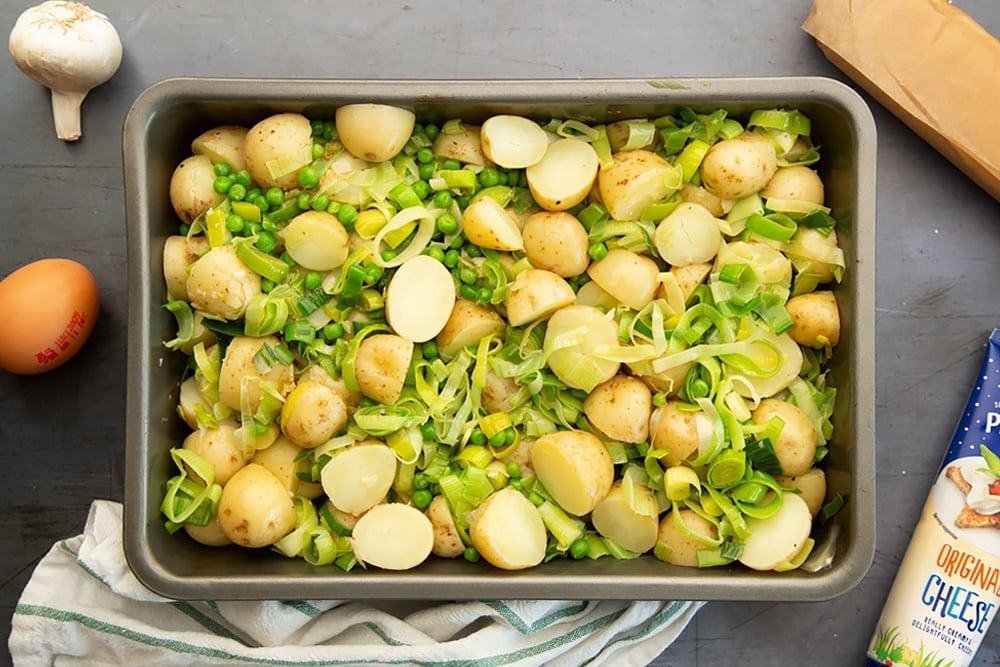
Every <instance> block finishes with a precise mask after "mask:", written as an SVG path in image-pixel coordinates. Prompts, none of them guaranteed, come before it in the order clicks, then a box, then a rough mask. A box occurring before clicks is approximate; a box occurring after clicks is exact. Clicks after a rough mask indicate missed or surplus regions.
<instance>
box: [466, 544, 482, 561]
mask: <svg viewBox="0 0 1000 667" xmlns="http://www.w3.org/2000/svg"><path fill="white" fill-rule="evenodd" d="M462 558H464V559H465V560H467V561H469V562H470V563H478V562H479V552H478V551H476V548H475V547H466V548H465V551H463V552H462Z"/></svg>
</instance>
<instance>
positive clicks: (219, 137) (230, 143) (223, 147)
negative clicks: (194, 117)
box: [191, 125, 250, 172]
mask: <svg viewBox="0 0 1000 667" xmlns="http://www.w3.org/2000/svg"><path fill="white" fill-rule="evenodd" d="M249 131H250V130H249V129H248V128H245V127H243V126H241V125H220V126H218V127H213V128H212V129H210V130H205V131H204V132H202V133H201V134H199V135H198V136H197V137H195V138H194V141H192V142H191V152H192V153H194V154H195V155H207V156H208V157H209V159H211V160H212V162H213V163H218V162H225V163H226V164H228V165H229V166H230V167H232V169H233V171H234V172H235V171H242V170H244V169H246V166H247V162H246V159H245V158H244V157H243V145H244V143H245V142H246V138H247V133H248V132H249Z"/></svg>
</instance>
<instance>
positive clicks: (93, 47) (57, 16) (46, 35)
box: [8, 0, 122, 141]
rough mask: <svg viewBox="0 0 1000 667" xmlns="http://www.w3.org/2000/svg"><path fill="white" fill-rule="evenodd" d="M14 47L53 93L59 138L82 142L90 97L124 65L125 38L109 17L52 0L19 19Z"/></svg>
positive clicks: (18, 60)
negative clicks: (82, 122)
mask: <svg viewBox="0 0 1000 667" xmlns="http://www.w3.org/2000/svg"><path fill="white" fill-rule="evenodd" d="M8 48H9V49H10V55H11V58H13V59H14V64H16V65H17V67H18V68H19V69H20V70H21V71H22V72H24V73H25V74H27V75H28V76H29V77H31V78H32V79H34V80H35V81H37V82H39V83H40V84H42V85H43V86H46V87H47V88H49V89H50V90H51V91H52V115H53V119H54V121H55V126H56V134H57V136H58V137H59V138H60V139H62V140H64V141H76V140H77V139H79V138H80V136H81V134H82V131H81V125H80V107H81V105H82V104H83V100H84V98H85V97H86V96H87V93H88V92H90V91H91V90H92V89H93V88H96V87H97V86H99V85H101V84H102V83H104V82H105V81H107V80H108V79H110V78H111V77H112V76H113V75H114V74H115V72H117V71H118V67H119V66H120V65H121V61H122V43H121V39H119V37H118V32H117V31H116V30H115V28H114V26H112V25H111V22H110V21H109V20H108V18H107V17H106V16H104V15H103V14H101V13H99V12H96V11H94V10H93V9H91V8H89V7H87V6H86V5H84V4H83V3H81V2H71V1H65V0H47V1H46V2H43V3H41V4H40V5H36V6H35V7H30V8H28V9H26V10H25V11H24V12H23V13H22V14H21V15H20V16H19V17H18V19H17V22H16V23H15V24H14V28H13V29H12V30H11V32H10V39H9V40H8Z"/></svg>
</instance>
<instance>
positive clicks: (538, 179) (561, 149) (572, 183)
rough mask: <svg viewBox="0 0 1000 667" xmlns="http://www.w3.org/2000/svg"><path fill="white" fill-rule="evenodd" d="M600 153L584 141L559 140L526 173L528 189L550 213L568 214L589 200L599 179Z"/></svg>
mask: <svg viewBox="0 0 1000 667" xmlns="http://www.w3.org/2000/svg"><path fill="white" fill-rule="evenodd" d="M599 165H600V161H599V160H598V158H597V152H596V151H595V150H594V149H593V147H592V146H591V145H590V144H588V143H587V142H586V141H582V140H580V139H570V138H566V139H557V140H555V141H553V142H552V143H551V144H549V146H548V148H547V149H546V150H545V156H544V157H543V158H542V159H541V161H539V162H537V163H535V164H533V165H531V166H530V167H528V168H527V169H526V170H525V174H526V175H527V177H528V188H529V189H530V190H531V194H532V195H534V197H535V201H537V202H538V205H539V206H541V207H542V208H544V209H545V210H547V211H565V210H566V209H570V208H573V207H574V206H576V205H577V204H579V203H580V202H582V201H583V200H584V199H585V198H586V197H587V193H589V192H590V189H591V187H593V185H594V180H595V179H596V178H597V169H598V166H599Z"/></svg>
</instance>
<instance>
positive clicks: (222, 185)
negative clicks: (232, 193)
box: [212, 176, 233, 195]
mask: <svg viewBox="0 0 1000 667" xmlns="http://www.w3.org/2000/svg"><path fill="white" fill-rule="evenodd" d="M231 187H233V179H231V178H229V177H228V176H217V177H216V178H215V180H214V181H212V189H213V190H215V191H216V192H218V193H219V194H220V195H224V194H226V193H227V192H229V188H231Z"/></svg>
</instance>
